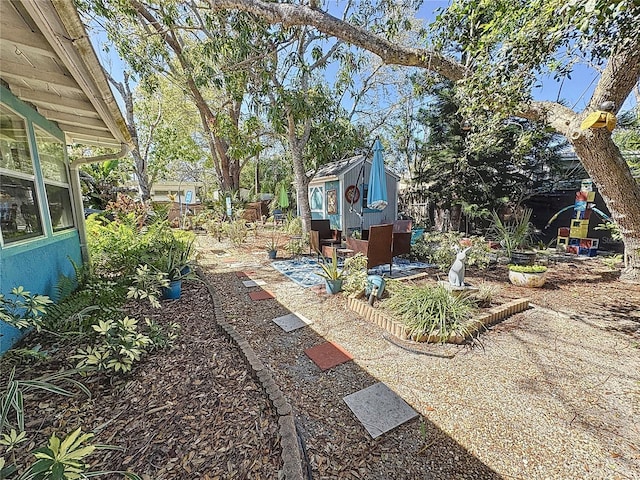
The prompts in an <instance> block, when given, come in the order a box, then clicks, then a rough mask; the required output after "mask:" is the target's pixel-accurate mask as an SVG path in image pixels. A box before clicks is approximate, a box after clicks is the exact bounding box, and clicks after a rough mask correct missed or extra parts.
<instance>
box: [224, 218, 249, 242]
mask: <svg viewBox="0 0 640 480" xmlns="http://www.w3.org/2000/svg"><path fill="white" fill-rule="evenodd" d="M223 231H224V232H225V234H226V235H227V237H229V240H231V243H232V244H233V245H234V246H236V247H239V246H240V245H242V244H243V243H244V242H246V240H247V235H248V234H249V231H248V230H247V226H246V225H245V221H244V220H235V221H233V222H229V223H225V224H224V226H223Z"/></svg>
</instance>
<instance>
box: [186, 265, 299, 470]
mask: <svg viewBox="0 0 640 480" xmlns="http://www.w3.org/2000/svg"><path fill="white" fill-rule="evenodd" d="M197 274H198V277H200V280H202V282H203V283H204V284H205V286H206V287H207V290H208V291H209V295H210V296H211V299H212V301H213V311H214V322H215V324H216V325H217V326H218V327H220V329H221V330H222V331H223V332H224V333H225V334H226V336H227V337H228V338H229V339H230V340H231V341H232V342H234V343H235V344H236V345H237V346H238V348H239V349H240V351H241V352H242V357H243V358H244V361H245V363H246V364H247V365H248V366H249V367H250V369H251V373H252V374H253V377H254V378H255V379H256V380H257V381H258V383H260V385H261V386H262V389H263V390H264V392H265V393H266V394H267V396H268V397H269V401H270V402H271V405H272V406H273V408H274V409H275V410H276V412H277V415H278V427H279V428H278V432H279V434H280V448H281V449H282V471H283V473H284V477H283V478H284V479H285V480H304V477H303V475H302V455H301V453H300V441H299V439H298V433H297V430H296V425H295V421H294V417H293V409H292V408H291V404H290V403H289V402H287V399H286V398H285V397H284V395H283V394H282V391H281V390H280V388H279V387H278V385H277V384H276V382H275V381H274V379H273V376H272V375H271V372H270V371H269V369H268V368H267V367H266V366H265V365H264V364H263V363H262V362H261V361H260V359H259V358H258V356H257V355H256V353H255V352H254V351H253V348H251V345H249V342H247V341H246V340H245V339H244V338H243V337H242V335H240V334H239V333H238V332H237V331H236V329H235V328H233V327H232V326H231V325H230V324H228V323H227V322H226V321H225V315H224V312H223V311H222V309H221V308H220V307H219V304H220V302H218V301H217V294H216V292H215V290H214V289H213V286H212V285H211V284H210V283H209V282H208V281H207V280H206V279H205V278H204V275H203V272H202V271H201V270H200V269H197Z"/></svg>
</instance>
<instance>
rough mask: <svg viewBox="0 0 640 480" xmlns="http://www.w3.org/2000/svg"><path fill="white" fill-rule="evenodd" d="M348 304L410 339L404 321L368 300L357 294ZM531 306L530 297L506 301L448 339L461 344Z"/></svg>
mask: <svg viewBox="0 0 640 480" xmlns="http://www.w3.org/2000/svg"><path fill="white" fill-rule="evenodd" d="M347 305H348V306H349V308H350V309H351V310H353V311H354V312H356V313H358V314H360V315H362V316H363V317H364V318H365V319H366V320H369V321H370V322H373V323H375V324H376V325H378V326H380V327H382V328H384V329H385V330H386V331H387V332H389V333H391V334H393V335H395V336H396V337H398V338H400V339H402V340H409V334H408V333H407V328H406V327H405V325H404V324H403V323H402V322H399V321H397V320H395V319H393V318H390V317H388V316H387V315H385V313H383V312H382V311H380V310H378V309H376V308H373V307H372V306H371V305H369V304H368V303H367V302H364V301H362V300H360V299H359V298H357V297H356V296H351V297H349V298H348V299H347ZM527 308H529V299H528V298H520V299H517V300H512V301H510V302H507V303H504V304H502V305H499V306H497V307H494V308H491V309H490V310H488V311H487V312H485V313H483V314H482V315H480V316H477V317H474V318H472V319H471V320H469V324H468V325H467V328H468V330H469V335H466V336H462V335H455V336H451V337H449V339H448V340H447V342H448V343H456V344H461V343H464V342H465V341H467V340H469V339H470V338H471V337H472V336H473V335H475V334H476V333H477V332H478V331H479V330H481V329H483V328H485V327H486V326H489V325H493V324H494V323H496V322H499V321H500V320H503V319H505V318H507V317H508V316H510V315H513V314H515V313H518V312H522V311H524V310H526V309H527ZM425 341H436V342H437V341H439V339H438V338H429V339H425Z"/></svg>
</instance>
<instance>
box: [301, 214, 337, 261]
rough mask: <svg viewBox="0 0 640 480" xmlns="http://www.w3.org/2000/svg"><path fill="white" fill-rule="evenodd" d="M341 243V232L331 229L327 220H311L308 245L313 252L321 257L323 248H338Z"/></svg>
mask: <svg viewBox="0 0 640 480" xmlns="http://www.w3.org/2000/svg"><path fill="white" fill-rule="evenodd" d="M341 243H342V230H336V229H332V228H331V222H330V221H329V220H311V232H310V237H309V245H310V246H311V248H312V249H313V251H314V252H316V253H317V254H318V255H321V254H322V247H323V246H326V245H329V246H340V244H341Z"/></svg>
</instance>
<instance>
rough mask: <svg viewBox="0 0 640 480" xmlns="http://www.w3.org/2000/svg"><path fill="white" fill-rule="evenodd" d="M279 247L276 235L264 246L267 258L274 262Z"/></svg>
mask: <svg viewBox="0 0 640 480" xmlns="http://www.w3.org/2000/svg"><path fill="white" fill-rule="evenodd" d="M279 247H280V242H279V241H278V237H277V236H276V235H272V236H271V238H270V239H269V240H268V241H267V244H266V245H265V250H266V251H267V256H268V258H269V259H270V260H274V259H275V258H276V256H277V255H278V248H279Z"/></svg>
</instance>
